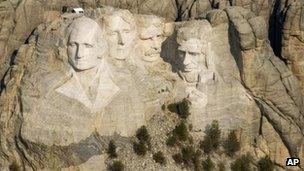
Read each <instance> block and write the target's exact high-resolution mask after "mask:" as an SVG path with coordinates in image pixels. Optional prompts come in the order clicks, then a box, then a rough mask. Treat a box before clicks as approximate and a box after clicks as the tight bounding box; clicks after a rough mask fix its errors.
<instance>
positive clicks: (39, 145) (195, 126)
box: [0, 0, 304, 170]
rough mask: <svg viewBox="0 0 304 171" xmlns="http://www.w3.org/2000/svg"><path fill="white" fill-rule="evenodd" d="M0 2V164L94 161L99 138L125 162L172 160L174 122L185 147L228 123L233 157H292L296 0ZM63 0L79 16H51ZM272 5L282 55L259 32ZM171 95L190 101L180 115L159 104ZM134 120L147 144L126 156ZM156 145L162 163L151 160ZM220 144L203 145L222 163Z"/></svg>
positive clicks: (303, 114)
mask: <svg viewBox="0 0 304 171" xmlns="http://www.w3.org/2000/svg"><path fill="white" fill-rule="evenodd" d="M276 3H278V2H276ZM0 4H1V7H3V8H1V10H2V12H1V13H0V17H1V20H0V23H1V24H2V25H1V30H0V37H1V39H0V50H1V51H2V50H3V52H4V53H1V55H2V56H1V58H0V60H2V61H1V62H2V63H1V67H2V68H0V76H1V77H2V75H5V77H4V78H3V79H2V82H1V86H2V87H1V96H0V125H1V127H0V132H1V134H0V144H1V146H0V170H7V169H8V168H9V167H12V166H14V167H17V168H22V169H26V170H39V169H46V170H55V169H63V170H77V169H79V170H100V169H106V165H109V164H111V162H112V160H111V159H108V158H107V156H106V154H105V153H106V150H107V145H108V143H109V141H110V140H115V141H116V143H117V146H118V147H119V148H118V151H119V157H118V159H119V160H121V161H123V162H124V163H125V165H126V167H127V168H128V169H131V170H146V169H149V170H150V169H152V170H180V169H181V168H180V167H179V166H178V165H177V164H176V163H175V162H174V161H173V159H172V157H171V156H172V155H174V154H175V153H176V152H177V150H178V148H177V147H173V148H169V147H167V146H166V140H167V138H168V136H169V133H170V132H171V131H172V129H174V127H175V125H176V124H178V123H179V122H181V121H182V120H183V121H185V122H188V124H189V125H191V131H190V135H191V136H192V139H191V141H192V142H191V145H193V146H194V147H198V146H199V140H202V137H203V136H204V134H205V133H204V129H205V127H206V126H207V125H208V124H210V123H211V122H212V121H213V120H217V121H218V122H219V124H220V128H221V129H222V135H223V137H226V135H227V133H228V132H229V131H230V130H237V137H238V139H239V140H240V141H241V151H240V153H238V154H237V156H238V155H240V154H245V153H247V152H249V153H250V154H251V155H253V157H254V159H255V161H257V160H258V159H260V158H263V157H265V156H270V158H271V160H272V161H274V162H275V163H276V164H277V166H279V167H280V168H284V164H285V159H286V157H290V156H295V157H300V158H301V159H302V160H303V157H304V154H303V152H304V147H303V144H304V133H303V132H304V130H303V125H304V106H303V105H304V104H303V85H302V82H303V80H302V76H301V75H302V74H303V72H302V70H301V63H302V62H301V52H302V49H303V47H302V38H301V36H302V35H301V31H302V30H301V15H302V14H301V9H302V6H303V5H302V3H299V2H297V3H289V4H288V3H285V4H283V1H282V4H281V6H276V5H278V4H275V2H274V1H271V0H269V1H262V0H261V1H237V0H236V1H225V0H219V1H217V0H215V1H207V0H206V1H205V0H198V1H191V0H189V1H179V0H177V1H171V0H164V1H160V2H159V1H157V2H156V1H153V0H151V1H144V0H138V1H131V0H130V1H120V0H116V1H106V0H99V1H90V0H87V1H76V0H75V1H69V2H62V1H59V0H58V1H47V2H45V1H32V0H24V1H4V2H1V3H0ZM67 4H68V5H83V6H84V7H85V10H86V13H85V14H84V15H85V16H87V17H83V15H82V14H60V10H61V7H62V6H63V5H67ZM103 5H110V6H115V7H119V8H123V9H129V10H130V11H131V12H132V13H131V12H129V11H128V10H118V9H115V8H112V7H106V6H103ZM285 5H287V7H286V8H283V6H284V7H285ZM99 6H100V7H101V8H97V7H99ZM231 6H238V7H231ZM240 6H242V7H240ZM277 10H278V11H281V12H282V14H284V15H286V17H285V20H284V22H282V24H283V26H284V27H283V30H282V33H284V34H283V36H282V37H283V39H282V45H283V46H282V55H281V56H280V57H281V58H283V59H285V60H286V61H284V62H286V63H284V62H283V61H282V60H281V58H279V57H277V56H275V55H274V53H273V50H272V48H271V47H270V44H269V41H268V34H269V32H268V28H269V27H273V26H272V25H271V26H268V21H269V20H271V19H270V18H269V17H270V15H271V14H273V12H275V11H277ZM284 11H286V12H284ZM138 13H143V14H157V15H159V16H163V17H165V18H161V17H158V16H154V15H142V14H138ZM89 18H91V19H89ZM92 19H94V20H95V21H93V20H92ZM188 19H191V20H190V21H186V22H168V21H175V20H188ZM197 19H200V20H199V21H198V20H197ZM205 19H207V20H205ZM272 19H273V18H272ZM41 23H42V24H41ZM75 23H76V24H75ZM79 23H82V24H80V26H79V25H78V24H79ZM84 23H85V24H84ZM270 23H271V22H270ZM98 24H99V25H98ZM99 26H101V27H100V28H102V29H100V28H99ZM88 27H89V28H88ZM174 29H175V31H174ZM270 30H271V29H270ZM84 35H85V36H84ZM106 44H108V46H107V45H106ZM294 48H295V49H297V50H296V51H292V50H291V49H294ZM11 54H13V55H11ZM101 59H102V60H101ZM7 68H9V69H7ZM91 69H92V70H91ZM89 71H91V72H89ZM182 99H187V100H189V101H190V106H189V111H190V113H191V114H190V116H189V117H188V118H187V119H183V118H182V119H181V118H179V117H178V116H177V115H176V114H175V113H172V111H170V110H168V109H166V106H167V105H168V104H171V103H177V102H179V101H180V100H182ZM177 113H178V112H177ZM142 125H146V126H147V128H148V130H149V131H151V141H152V142H151V147H150V148H151V149H150V151H149V152H148V155H146V156H144V157H138V156H136V155H135V153H134V152H133V149H132V143H134V142H136V141H137V140H136V139H135V138H134V135H135V133H136V130H137V129H138V128H140V127H141V126H142ZM159 150H161V151H164V154H165V156H166V157H167V158H168V164H167V166H160V165H158V164H156V163H155V162H154V161H153V160H152V159H151V156H152V154H154V153H156V152H157V151H159ZM221 150H222V149H220V150H219V152H220V153H221V154H212V155H214V156H216V158H218V160H216V162H217V163H219V162H220V161H226V162H227V163H228V164H229V163H231V162H232V161H233V160H234V158H233V157H229V156H227V155H225V154H224V153H223V151H221ZM150 155H151V156H150ZM279 167H278V168H279Z"/></svg>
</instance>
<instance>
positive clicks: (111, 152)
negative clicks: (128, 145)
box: [107, 140, 117, 158]
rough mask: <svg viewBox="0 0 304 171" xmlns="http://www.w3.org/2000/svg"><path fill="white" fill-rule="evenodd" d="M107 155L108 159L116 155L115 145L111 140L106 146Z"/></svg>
mask: <svg viewBox="0 0 304 171" xmlns="http://www.w3.org/2000/svg"><path fill="white" fill-rule="evenodd" d="M107 153H108V155H109V157H110V158H116V157H117V153H116V145H115V143H114V141H113V140H111V141H110V143H109V146H108V151H107Z"/></svg>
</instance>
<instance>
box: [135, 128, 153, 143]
mask: <svg viewBox="0 0 304 171" xmlns="http://www.w3.org/2000/svg"><path fill="white" fill-rule="evenodd" d="M136 137H137V139H138V140H139V141H142V142H145V143H148V144H149V143H150V139H151V137H150V134H149V132H148V130H147V128H146V126H142V127H140V128H139V129H138V130H137V131H136Z"/></svg>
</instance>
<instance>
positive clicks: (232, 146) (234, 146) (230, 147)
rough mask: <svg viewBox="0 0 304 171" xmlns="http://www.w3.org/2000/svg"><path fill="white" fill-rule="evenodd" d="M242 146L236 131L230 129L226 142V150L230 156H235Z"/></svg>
mask: <svg viewBox="0 0 304 171" xmlns="http://www.w3.org/2000/svg"><path fill="white" fill-rule="evenodd" d="M240 148H241V146H240V142H239V141H238V139H237V137H236V131H235V130H233V131H230V133H229V135H228V137H227V139H226V140H225V142H224V149H225V152H226V153H227V154H228V155H229V156H233V155H234V154H235V152H237V151H239V150H240Z"/></svg>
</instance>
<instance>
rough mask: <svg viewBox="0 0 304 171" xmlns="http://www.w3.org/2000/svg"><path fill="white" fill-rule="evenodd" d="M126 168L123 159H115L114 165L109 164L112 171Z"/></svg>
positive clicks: (121, 170)
mask: <svg viewBox="0 0 304 171" xmlns="http://www.w3.org/2000/svg"><path fill="white" fill-rule="evenodd" d="M124 168H125V166H124V164H123V163H122V162H121V161H114V162H113V163H112V165H110V166H109V168H108V169H109V170H110V171H123V170H124Z"/></svg>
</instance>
